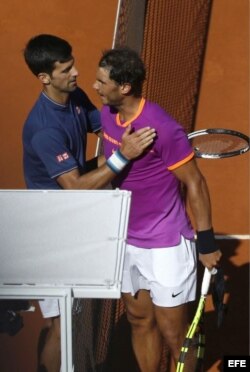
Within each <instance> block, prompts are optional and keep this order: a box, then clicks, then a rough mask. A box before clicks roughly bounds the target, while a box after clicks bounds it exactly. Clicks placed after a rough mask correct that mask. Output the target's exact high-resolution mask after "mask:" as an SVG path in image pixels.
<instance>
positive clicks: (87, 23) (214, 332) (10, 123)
mask: <svg viewBox="0 0 250 372" xmlns="http://www.w3.org/2000/svg"><path fill="white" fill-rule="evenodd" d="M164 1H165V2H166V3H167V2H168V3H169V4H170V5H171V4H172V5H173V7H172V8H171V12H172V13H171V15H172V16H171V17H169V18H171V19H172V20H175V19H177V22H178V17H179V16H180V12H179V9H178V6H181V3H182V2H181V0H178V1H176V0H159V4H160V3H161V2H163V3H164ZM191 2H193V1H192V0H190V4H191ZM117 3H118V2H117V0H108V1H99V0H84V1H82V0H75V1H74V2H68V1H66V0H61V1H59V0H54V1H47V0H45V1H43V2H40V1H39V2H38V1H32V0H26V1H25V2H24V3H21V2H20V1H18V0H12V1H10V2H6V3H3V4H2V11H1V21H0V29H1V32H0V45H1V50H2V57H1V58H2V68H1V83H2V89H1V93H0V95H1V103H2V106H1V126H0V143H1V155H2V156H1V157H0V169H1V178H0V188H1V189H24V188H25V184H24V179H23V173H22V143H21V137H22V126H23V123H24V120H25V118H26V115H27V113H28V112H29V110H30V108H31V106H32V105H33V102H34V101H35V99H36V97H37V96H38V94H39V92H40V85H39V83H38V82H37V81H36V80H35V78H34V77H33V76H32V75H31V74H30V72H29V71H28V69H27V67H26V66H25V63H24V61H23V56H22V50H23V48H24V46H25V43H26V42H27V40H28V39H29V38H30V37H31V36H33V35H35V34H38V33H51V34H56V35H59V36H61V37H63V38H65V39H67V40H69V41H70V43H71V44H72V45H73V52H74V57H75V59H76V62H77V68H78V70H79V71H80V76H79V79H78V83H79V86H81V87H83V88H84V90H85V91H86V92H87V94H88V95H89V97H90V98H91V100H92V101H93V102H94V103H95V104H96V106H97V107H98V108H100V104H101V103H100V101H99V98H98V97H97V96H96V93H95V92H94V90H93V88H92V85H93V82H94V80H95V73H96V66H97V62H98V60H99V57H100V55H101V51H102V50H104V49H108V48H110V47H111V46H112V43H113V35H114V27H115V19H116V11H117ZM195 3H196V4H198V3H199V4H200V6H201V10H202V9H204V6H205V5H206V4H207V7H209V9H208V10H207V16H208V18H206V19H207V21H206V24H205V26H204V28H203V25H201V26H200V27H202V29H203V31H204V38H203V42H204V45H203V47H202V48H201V49H200V50H201V55H200V56H199V58H200V59H199V63H198V67H199V69H198V70H197V73H196V75H195V79H196V80H195V81H196V85H195V86H194V87H193V90H192V89H191V93H190V95H189V96H188V97H187V100H184V102H182V103H183V105H180V104H179V100H178V96H177V98H176V100H173V102H170V103H169V105H170V108H171V109H172V110H173V115H176V117H178V118H179V119H180V122H183V125H184V126H186V128H187V130H188V131H192V130H199V129H203V128H227V129H234V130H237V131H240V132H243V133H245V134H247V135H248V136H249V54H248V51H249V45H248V44H249V33H248V30H249V16H248V15H249V2H248V1H247V0H237V1H236V0H213V1H208V0H207V1H206V0H204V1H202V0H197V1H196V2H195ZM205 3H206V4H205ZM149 4H150V6H151V5H152V1H151V0H149ZM176 4H178V5H177V7H175V6H176ZM204 4H205V5H204ZM158 12H159V13H160V10H159V9H158ZM196 14H197V13H196ZM150 17H151V18H150ZM150 17H149V16H148V19H147V20H146V22H148V23H146V26H147V29H146V32H147V37H149V34H150V32H151V31H150V27H151V23H150V22H153V21H152V20H153V19H154V17H156V20H157V17H158V13H157V11H155V12H154V13H153V12H152V14H151V15H150ZM198 19H199V18H198ZM192 21H193V22H194V20H193V19H192ZM156 23H157V22H156ZM194 25H196V26H197V22H194ZM168 32H169V35H171V37H172V38H171V40H172V41H174V35H175V34H174V33H173V32H174V26H173V30H171V28H170V29H169V31H168ZM136 35H137V36H138V35H139V34H136ZM139 36H140V35H139ZM177 36H178V35H177V34H176V37H177ZM156 39H157V36H156ZM204 40H205V41H204ZM130 42H131V40H130ZM154 43H155V44H156V43H157V40H154ZM177 45H179V44H178V43H177ZM187 45H192V44H189V43H188V44H187ZM171 47H172V48H173V45H172V44H171ZM150 48H151V47H148V48H146V47H145V45H144V47H143V46H142V54H143V56H144V59H145V61H146V63H147V68H148V70H150V69H151V70H150V77H149V79H148V81H147V85H146V87H145V91H144V92H145V94H146V95H147V96H149V97H150V99H152V100H153V99H154V96H155V97H156V98H155V100H157V101H161V99H163V100H164V99H165V98H166V94H165V92H164V91H161V94H159V96H158V93H159V92H155V85H154V84H155V82H157V79H158V77H157V68H159V69H160V67H159V66H158V65H157V61H155V60H154V58H153V57H152V56H154V49H152V50H151V49H150ZM189 50H190V49H187V53H188V52H189ZM171 55H173V53H171ZM173 58H174V57H173ZM173 61H174V60H173ZM195 61H196V60H195V58H194V62H195ZM173 63H174V62H173ZM161 68H162V64H161ZM163 73H164V65H163ZM168 73H169V74H170V76H171V70H168ZM176 76H177V77H176V79H175V82H174V83H176V82H178V81H177V80H178V79H182V80H183V78H184V77H185V76H184V77H182V76H181V75H178V74H177V75H176ZM161 83H162V82H161V81H159V84H161ZM157 84H158V83H157ZM157 84H156V86H159V85H157ZM163 84H164V83H163ZM168 89H169V91H168V96H170V95H171V94H172V90H171V89H173V90H174V91H175V84H174V85H173V87H168ZM178 94H179V92H178ZM194 98H195V102H194V101H193V99H194ZM159 103H161V102H159ZM189 105H190V106H189ZM180 106H182V107H186V106H187V109H186V111H185V110H184V111H185V115H184V114H183V112H184V111H180V110H179V107H180ZM188 107H190V110H189V109H188ZM191 111H192V112H191ZM190 112H191V114H190V115H189V116H188V113H190ZM95 148H96V141H95V138H94V137H93V136H91V135H90V137H89V142H88V156H89V157H92V156H93V155H94V153H95ZM198 163H199V166H200V169H201V170H202V173H203V174H204V176H205V177H206V179H207V183H208V186H209V190H210V194H211V200H212V209H213V225H214V230H215V233H216V237H217V243H218V246H219V247H220V248H221V250H222V252H223V260H222V266H223V268H224V273H225V278H226V295H225V302H226V303H227V312H226V315H225V319H224V322H223V324H222V327H221V328H220V329H218V328H217V326H216V314H215V311H214V308H213V304H212V299H211V296H210V295H209V296H208V302H207V305H206V321H205V325H206V334H207V336H206V337H207V338H206V354H205V371H208V372H216V371H222V370H223V357H224V356H226V355H228V356H231V355H232V356H237V355H238V356H240V355H243V356H244V355H249V153H246V154H244V155H241V156H236V157H233V158H227V159H219V160H205V159H199V160H198ZM0 207H1V206H0ZM2 259H4V257H2ZM200 270H201V268H200ZM23 320H24V327H23V328H22V330H21V331H20V332H18V334H16V335H15V336H14V337H11V336H8V335H7V334H1V333H0V369H1V372H23V371H25V372H34V371H36V364H37V341H38V338H39V333H40V329H41V326H42V325H43V319H42V317H41V314H40V310H39V308H36V311H35V312H33V313H27V314H23ZM113 351H114V352H113V354H112V356H111V362H110V363H111V364H110V365H111V367H110V371H109V372H136V371H137V369H136V366H135V363H134V360H133V356H132V352H131V346H130V342H129V331H128V327H127V323H126V320H125V317H124V316H123V315H122V316H121V317H120V319H119V321H118V323H117V324H116V329H115V333H114V339H113ZM79 372H85V371H79ZM86 372H91V371H86Z"/></svg>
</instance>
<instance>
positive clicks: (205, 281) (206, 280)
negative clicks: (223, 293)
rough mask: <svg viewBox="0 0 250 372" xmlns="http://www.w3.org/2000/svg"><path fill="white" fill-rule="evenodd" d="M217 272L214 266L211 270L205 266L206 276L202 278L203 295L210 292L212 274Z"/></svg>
mask: <svg viewBox="0 0 250 372" xmlns="http://www.w3.org/2000/svg"><path fill="white" fill-rule="evenodd" d="M216 273H217V269H216V268H215V267H214V268H212V269H211V270H208V268H207V267H206V268H205V271H204V276H203V280H202V285H201V295H202V296H206V295H207V293H208V289H209V285H210V280H211V276H212V275H214V274H216Z"/></svg>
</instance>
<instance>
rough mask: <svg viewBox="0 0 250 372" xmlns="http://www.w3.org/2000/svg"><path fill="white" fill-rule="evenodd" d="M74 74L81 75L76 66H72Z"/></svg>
mask: <svg viewBox="0 0 250 372" xmlns="http://www.w3.org/2000/svg"><path fill="white" fill-rule="evenodd" d="M72 75H73V76H75V77H77V76H78V75H79V72H78V70H77V69H76V67H75V66H73V67H72Z"/></svg>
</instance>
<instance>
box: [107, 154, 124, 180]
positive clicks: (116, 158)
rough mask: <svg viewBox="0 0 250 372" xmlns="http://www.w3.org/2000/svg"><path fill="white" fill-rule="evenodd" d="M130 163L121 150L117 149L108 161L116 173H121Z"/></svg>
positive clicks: (108, 164)
mask: <svg viewBox="0 0 250 372" xmlns="http://www.w3.org/2000/svg"><path fill="white" fill-rule="evenodd" d="M128 163H129V160H128V159H126V158H125V157H124V156H123V155H122V153H121V151H120V150H119V149H118V150H116V151H115V152H114V153H113V154H112V155H111V156H110V157H109V158H108V159H107V161H106V164H107V166H108V167H109V168H110V169H111V170H112V171H113V172H114V173H116V174H119V173H120V172H121V171H122V170H123V168H125V167H126V165H127V164H128Z"/></svg>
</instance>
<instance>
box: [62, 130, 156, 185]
mask: <svg viewBox="0 0 250 372" xmlns="http://www.w3.org/2000/svg"><path fill="white" fill-rule="evenodd" d="M154 137H155V130H154V129H151V128H149V127H146V128H142V129H139V130H138V131H136V132H133V133H131V129H130V128H127V129H126V131H125V132H124V134H123V137H122V144H121V148H120V151H121V153H122V155H123V156H124V157H125V158H126V159H128V160H131V159H134V158H136V157H138V156H139V155H141V154H142V153H143V151H144V150H145V149H146V148H147V147H148V146H149V145H151V143H152V142H153V140H154ZM115 176H116V173H114V172H113V171H112V170H111V169H110V167H108V166H107V164H106V162H105V159H104V157H103V156H101V157H100V158H99V159H98V168H97V169H95V170H92V171H90V172H88V173H86V174H83V175H80V173H79V170H78V169H74V170H72V171H70V172H67V173H64V174H62V175H60V176H59V177H58V178H57V182H58V183H59V185H60V186H61V187H62V188H63V189H75V190H76V189H78V190H91V189H92V190H95V189H101V188H103V187H104V186H106V185H107V184H108V183H109V182H110V181H112V180H113V179H114V178H115Z"/></svg>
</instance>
